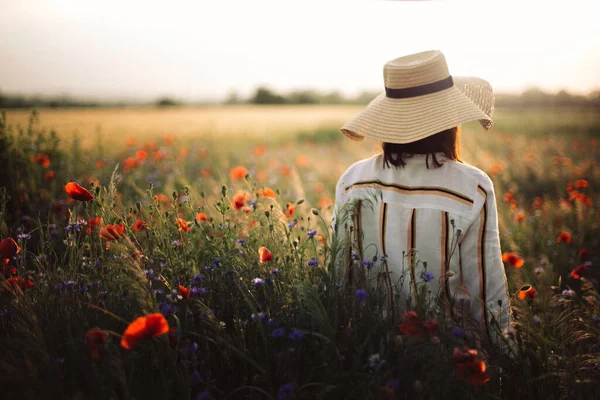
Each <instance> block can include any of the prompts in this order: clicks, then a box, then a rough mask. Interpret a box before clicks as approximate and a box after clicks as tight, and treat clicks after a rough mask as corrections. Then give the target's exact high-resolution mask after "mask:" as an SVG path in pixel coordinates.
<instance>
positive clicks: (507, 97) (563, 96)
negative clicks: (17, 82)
mask: <svg viewBox="0 0 600 400" xmlns="http://www.w3.org/2000/svg"><path fill="white" fill-rule="evenodd" d="M379 93H380V92H378V91H363V92H361V93H359V94H358V95H357V96H354V97H345V96H343V95H342V94H341V93H340V92H338V91H332V92H325V93H323V92H318V91H314V90H296V91H292V92H289V93H286V94H281V93H277V92H275V91H273V90H271V89H269V88H267V87H265V86H260V87H258V88H257V89H256V90H255V92H254V94H252V95H251V96H250V97H248V98H240V97H239V96H238V94H237V93H236V92H232V93H231V94H230V95H229V96H228V97H227V99H226V100H225V104H356V105H364V104H367V103H368V102H369V101H371V100H373V99H374V98H375V97H376V96H377V95H378V94H379ZM185 104H187V105H192V104H191V103H185V102H181V101H178V100H176V99H173V98H170V97H161V98H158V99H156V100H155V101H153V102H146V103H143V102H137V103H134V102H98V101H86V100H79V99H74V98H71V97H68V96H55V97H51V96H47V97H42V96H23V95H9V94H3V93H2V92H0V109H2V108H33V107H55V108H60V107H125V106H154V107H172V106H179V105H185ZM195 104H210V103H207V102H203V103H195ZM213 104H214V102H213ZM496 106H498V107H511V108H512V107H515V108H523V107H593V108H598V109H600V90H594V91H592V92H590V93H589V94H588V95H575V94H571V93H569V92H567V91H566V90H561V91H559V92H558V93H547V92H544V91H543V90H540V89H538V88H531V89H527V90H525V91H524V92H523V93H521V94H518V95H517V94H504V93H497V94H496Z"/></svg>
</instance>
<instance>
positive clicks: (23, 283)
mask: <svg viewBox="0 0 600 400" xmlns="http://www.w3.org/2000/svg"><path fill="white" fill-rule="evenodd" d="M3 284H4V285H5V286H6V287H7V288H8V289H9V290H11V291H13V292H17V293H18V291H21V292H24V291H25V290H26V289H29V288H32V287H33V282H32V281H30V280H29V279H25V278H23V277H20V276H13V277H12V278H8V279H7V280H5V281H4V282H3ZM2 291H4V289H3V288H2V285H0V292H2Z"/></svg>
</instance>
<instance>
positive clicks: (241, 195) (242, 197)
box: [231, 190, 250, 210]
mask: <svg viewBox="0 0 600 400" xmlns="http://www.w3.org/2000/svg"><path fill="white" fill-rule="evenodd" d="M246 200H250V194H249V193H246V192H244V191H243V190H240V191H238V192H237V193H236V194H235V196H233V199H232V200H231V205H232V206H234V207H235V209H236V210H241V209H242V208H244V206H245V205H246Z"/></svg>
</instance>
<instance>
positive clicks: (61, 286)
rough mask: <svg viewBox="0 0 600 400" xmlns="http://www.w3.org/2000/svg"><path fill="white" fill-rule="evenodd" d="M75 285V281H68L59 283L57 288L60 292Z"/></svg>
mask: <svg viewBox="0 0 600 400" xmlns="http://www.w3.org/2000/svg"><path fill="white" fill-rule="evenodd" d="M73 285H75V281H67V282H62V283H59V284H58V286H57V288H58V289H59V290H66V289H69V288H70V287H71V286H73Z"/></svg>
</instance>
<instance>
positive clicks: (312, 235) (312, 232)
mask: <svg viewBox="0 0 600 400" xmlns="http://www.w3.org/2000/svg"><path fill="white" fill-rule="evenodd" d="M306 234H307V235H308V237H314V236H315V235H316V234H317V230H316V229H313V230H311V231H307V232H306Z"/></svg>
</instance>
